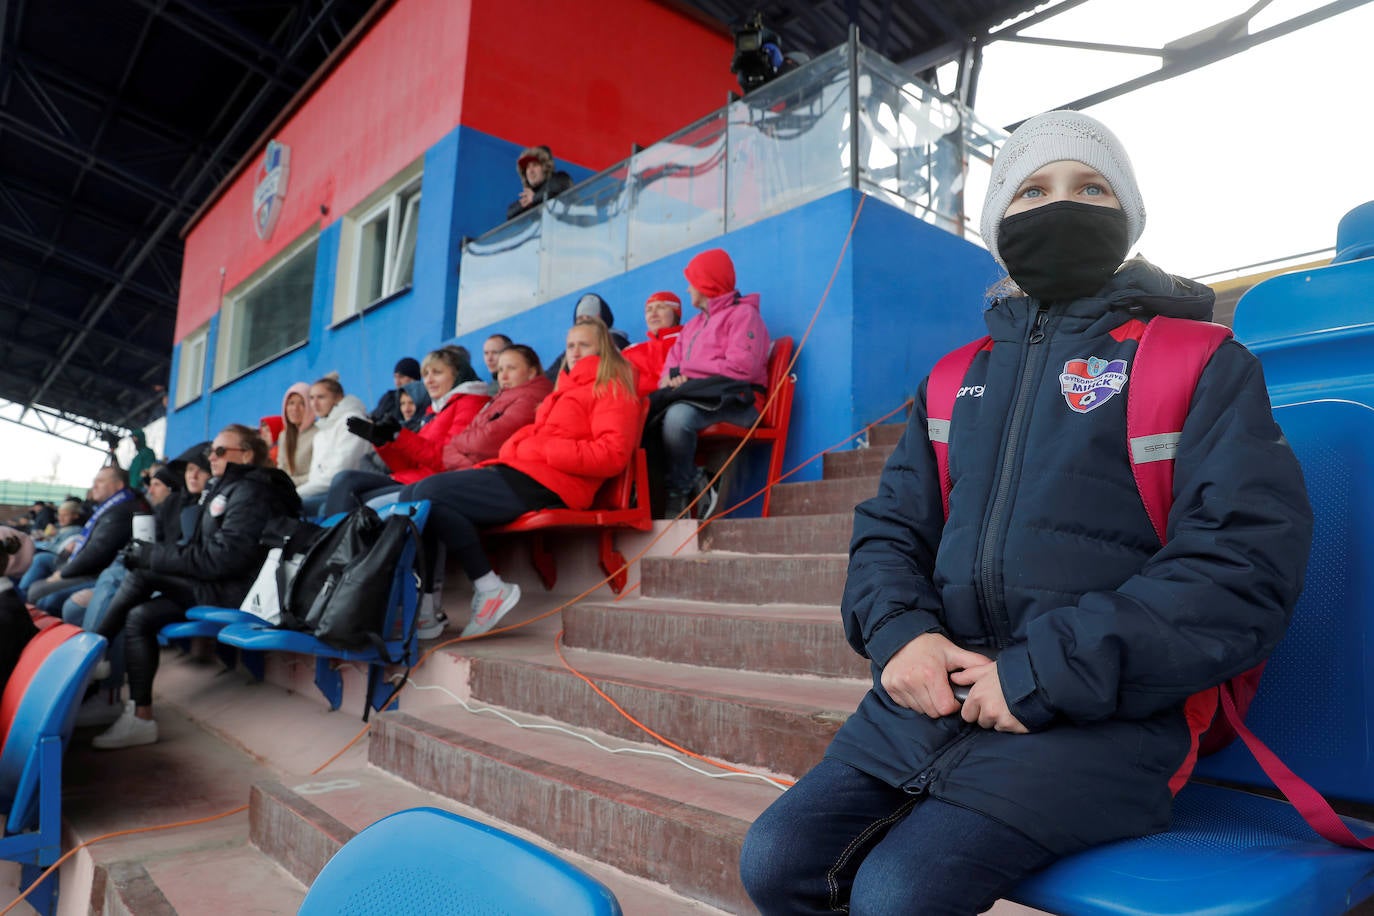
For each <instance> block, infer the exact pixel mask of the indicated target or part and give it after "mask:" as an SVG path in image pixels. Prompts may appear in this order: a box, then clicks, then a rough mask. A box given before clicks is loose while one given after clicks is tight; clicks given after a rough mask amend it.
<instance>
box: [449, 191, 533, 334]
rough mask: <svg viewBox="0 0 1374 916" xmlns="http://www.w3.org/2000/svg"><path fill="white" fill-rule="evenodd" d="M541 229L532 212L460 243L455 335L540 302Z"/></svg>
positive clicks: (498, 319) (493, 321)
mask: <svg viewBox="0 0 1374 916" xmlns="http://www.w3.org/2000/svg"><path fill="white" fill-rule="evenodd" d="M540 230H541V225H540V212H539V210H537V209H536V210H530V211H527V212H525V213H522V214H521V215H520V216H518V217H516V218H515V219H513V220H511V221H510V222H508V223H503V224H501V225H500V226H498V227H496V228H495V229H493V230H492V231H490V232H488V233H486V234H485V235H483V236H482V237H481V238H480V239H473V240H471V241H469V242H468V243H467V244H466V245H465V246H464V247H463V259H462V263H461V264H460V265H459V268H460V271H461V272H460V273H459V276H458V327H457V329H456V331H455V332H454V333H456V334H466V333H467V332H468V331H472V330H475V329H477V328H481V327H485V326H487V325H489V324H494V323H496V322H498V321H500V320H501V319H503V318H506V317H508V316H510V315H515V314H518V313H520V312H523V311H525V310H526V309H531V308H534V307H535V306H536V305H538V304H539V303H541V302H543V301H544V299H543V298H541V296H540V291H539V272H540V266H539V265H540V247H541V245H540Z"/></svg>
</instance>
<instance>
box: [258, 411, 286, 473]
mask: <svg viewBox="0 0 1374 916" xmlns="http://www.w3.org/2000/svg"><path fill="white" fill-rule="evenodd" d="M284 428H285V424H284V422H283V421H282V418H281V417H280V416H277V415H273V416H270V417H263V418H261V419H260V420H258V436H260V437H261V438H262V441H263V442H266V443H267V457H268V458H269V459H271V461H272V464H274V465H275V464H276V463H277V451H278V449H277V443H278V442H280V441H281V433H282V430H283V429H284Z"/></svg>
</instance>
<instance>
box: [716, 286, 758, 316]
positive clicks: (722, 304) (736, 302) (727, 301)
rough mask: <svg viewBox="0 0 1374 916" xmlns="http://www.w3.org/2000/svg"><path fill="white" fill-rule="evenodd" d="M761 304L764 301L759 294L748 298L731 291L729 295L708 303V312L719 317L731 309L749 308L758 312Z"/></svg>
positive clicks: (750, 294) (720, 296) (725, 294)
mask: <svg viewBox="0 0 1374 916" xmlns="http://www.w3.org/2000/svg"><path fill="white" fill-rule="evenodd" d="M761 302H762V299H760V297H759V294H758V293H749V294H748V295H747V296H746V295H742V294H740V293H738V292H736V291H734V290H731V291H730V292H728V293H723V294H721V295H719V296H714V297H712V299H711V300H710V301H709V302H707V303H706V311H707V312H708V313H709V314H712V315H717V314H719V313H721V312H723V311H725V310H726V309H729V308H748V309H753V310H754V311H756V312H757V311H758V310H759V305H760V304H761Z"/></svg>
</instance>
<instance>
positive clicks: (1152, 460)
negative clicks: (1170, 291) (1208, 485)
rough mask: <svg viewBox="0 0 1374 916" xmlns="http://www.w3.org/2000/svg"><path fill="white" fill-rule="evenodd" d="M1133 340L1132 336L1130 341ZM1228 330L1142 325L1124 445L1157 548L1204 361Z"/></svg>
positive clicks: (1161, 322)
mask: <svg viewBox="0 0 1374 916" xmlns="http://www.w3.org/2000/svg"><path fill="white" fill-rule="evenodd" d="M1132 336H1134V335H1132ZM1230 337H1231V329H1230V328H1227V327H1224V326H1222V325H1219V324H1212V323H1211V322H1207V321H1191V320H1189V319H1185V318H1164V317H1157V318H1154V319H1152V320H1151V321H1150V323H1149V324H1147V325H1145V327H1144V329H1143V331H1141V333H1140V346H1139V347H1138V348H1137V349H1136V354H1135V368H1134V369H1132V370H1131V380H1130V382H1129V383H1128V387H1127V390H1126V444H1127V448H1128V450H1129V454H1130V456H1131V470H1132V471H1133V472H1134V473H1135V483H1136V488H1137V489H1138V490H1140V499H1141V501H1142V502H1144V504H1145V512H1146V514H1148V515H1149V516H1150V524H1151V525H1153V526H1154V529H1155V534H1157V535H1158V536H1159V542H1160V543H1161V544H1167V543H1168V540H1169V537H1168V524H1169V509H1170V508H1172V506H1173V502H1174V456H1175V454H1176V453H1177V451H1178V443H1179V439H1180V438H1182V435H1183V422H1184V420H1186V419H1187V418H1188V406H1189V405H1190V404H1191V403H1192V401H1193V392H1194V391H1195V390H1196V389H1197V382H1198V379H1199V378H1200V377H1201V376H1202V370H1203V369H1204V368H1205V367H1206V365H1207V361H1208V360H1210V359H1211V358H1212V354H1213V353H1215V352H1216V351H1217V348H1218V347H1220V346H1221V345H1222V344H1223V343H1224V342H1226V341H1227V340H1228V339H1230Z"/></svg>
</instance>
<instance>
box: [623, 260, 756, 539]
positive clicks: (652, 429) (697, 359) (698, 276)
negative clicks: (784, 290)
mask: <svg viewBox="0 0 1374 916" xmlns="http://www.w3.org/2000/svg"><path fill="white" fill-rule="evenodd" d="M682 273H683V275H684V276H685V277H686V278H687V284H688V285H687V292H688V294H689V295H690V296H691V299H692V305H693V307H695V308H696V309H697V310H698V311H697V314H696V315H694V316H693V317H692V320H691V321H689V322H687V324H686V326H685V327H683V329H682V332H681V333H680V334H679V335H678V336H677V339H676V340H675V341H674V342H673V346H672V348H671V349H670V350H669V351H668V356H667V358H666V359H665V360H664V362H663V371H662V372H661V373H660V374H659V380H658V381H659V387H658V390H656V391H654V392H653V393H652V395H651V396H650V398H649V405H650V406H649V422H648V425H647V426H646V430H647V431H646V433H645V442H646V444H647V445H648V446H649V447H650V453H651V454H653V455H654V456H655V457H657V456H658V455H659V454H660V452H659V446H661V454H662V466H663V486H664V497H665V499H664V515H665V516H666V517H668V518H675V517H676V516H678V515H680V514H681V512H682V509H683V508H684V507H685V506H686V505H687V503H688V501H689V500H690V499H691V498H692V496H693V494H694V493H696V492H699V491H701V490H702V489H703V488H704V486H705V484H706V478H705V475H704V474H702V472H701V471H700V470H698V468H697V466H696V451H697V434H698V433H699V432H701V430H703V429H705V428H706V427H708V426H710V425H711V424H713V423H734V424H737V425H739V426H749V425H750V424H752V423H753V422H754V420H755V419H756V418H757V417H758V408H759V397H758V396H759V395H760V394H761V393H762V392H763V391H764V384H765V382H766V381H767V377H768V347H769V339H768V329H767V328H766V327H765V326H764V323H763V318H762V317H761V316H760V315H759V295H758V293H750V294H749V295H747V296H745V295H741V294H740V292H739V290H737V289H735V265H734V262H733V261H731V260H730V255H728V254H726V253H725V252H724V251H723V250H721V249H719V248H712V249H710V250H708V251H703V252H701V253H700V254H698V255H697V256H696V257H694V258H692V260H691V261H690V262H688V264H687V267H686V268H685V269H684V270H683V272H682ZM656 463H657V462H656ZM715 501H716V494H715V493H708V494H707V495H706V496H705V497H704V498H703V500H702V502H701V504H700V508H699V509H698V513H697V514H698V515H699V516H700V517H701V518H706V517H707V516H709V515H710V514H711V512H712V510H714V508H715Z"/></svg>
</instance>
